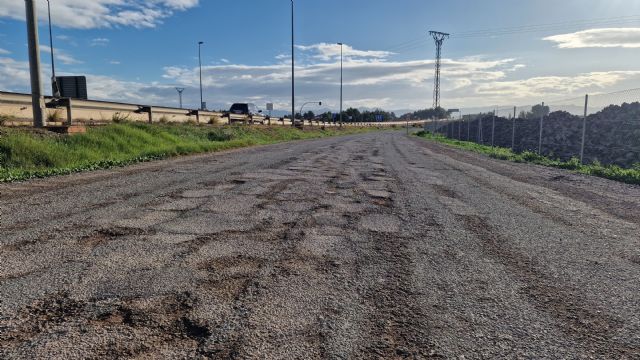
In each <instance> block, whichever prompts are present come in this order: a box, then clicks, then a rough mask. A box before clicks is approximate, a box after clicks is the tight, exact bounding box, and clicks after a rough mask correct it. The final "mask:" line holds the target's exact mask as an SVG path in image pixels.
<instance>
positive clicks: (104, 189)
mask: <svg viewBox="0 0 640 360" xmlns="http://www.w3.org/2000/svg"><path fill="white" fill-rule="evenodd" d="M0 211H1V218H0V229H1V234H2V236H1V237H0V358H3V359H5V358H7V359H12V358H19V359H34V358H43V359H44V358H46V359H65V360H69V359H86V358H105V359H107V358H117V357H121V358H141V359H156V358H255V359H261V358H273V359H309V358H332V359H361V358H384V359H394V358H399V359H401V358H418V359H421V358H431V357H436V358H438V357H439V358H463V357H464V358H567V359H572V358H581V359H582V358H616V359H620V358H622V359H633V358H640V293H639V289H640V246H639V245H640V236H639V234H640V231H639V230H640V229H639V228H640V188H639V187H637V186H629V185H624V184H619V183H615V182H612V181H608V180H603V179H598V178H590V177H585V176H581V175H574V174H571V173H568V172H565V171H561V170H555V169H548V168H542V167H538V166H532V165H526V164H513V163H507V162H501V161H496V160H492V159H488V158H486V157H484V156H482V155H477V154H471V153H466V152H463V151H460V150H454V149H451V148H448V147H445V146H442V145H439V144H435V143H430V142H427V141H424V140H421V139H414V138H407V137H406V136H405V135H404V134H402V132H377V133H369V134H364V135H354V136H345V137H336V138H328V139H322V140H312V141H306V142H295V143H289V144H278V145H272V146H266V147H257V148H251V149H243V150H236V151H230V152H226V153H220V154H208V155H199V156H193V157H185V158H180V159H174V160H168V161H161V162H153V163H145V164H139V165H135V166H131V167H127V168H124V169H117V170H111V171H98V172H93V173H85V174H78V175H72V176H65V177H57V178H51V179H47V180H41V181H32V182H27V183H18V184H5V185H0Z"/></svg>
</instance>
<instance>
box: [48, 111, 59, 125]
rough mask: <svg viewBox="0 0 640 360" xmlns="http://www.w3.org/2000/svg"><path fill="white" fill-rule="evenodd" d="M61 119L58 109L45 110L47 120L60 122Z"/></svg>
mask: <svg viewBox="0 0 640 360" xmlns="http://www.w3.org/2000/svg"><path fill="white" fill-rule="evenodd" d="M61 119H62V117H61V115H60V110H58V109H56V110H53V111H49V112H47V122H60V121H61Z"/></svg>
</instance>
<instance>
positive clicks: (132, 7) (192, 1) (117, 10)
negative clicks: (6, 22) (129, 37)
mask: <svg viewBox="0 0 640 360" xmlns="http://www.w3.org/2000/svg"><path fill="white" fill-rule="evenodd" d="M198 3H199V1H198V0H91V1H78V0H56V1H52V2H51V13H52V20H53V23H54V24H55V25H56V26H58V27H63V28H76V29H94V28H108V27H117V26H131V27H136V28H149V27H155V26H157V25H158V24H160V23H161V22H162V21H163V19H165V18H167V17H170V16H172V15H173V14H174V12H175V11H184V10H188V9H190V8H193V7H196V6H198ZM37 4H38V11H39V14H40V18H41V19H43V20H44V18H45V17H46V6H47V5H46V2H45V1H38V2H37ZM0 17H8V18H13V19H18V20H24V18H25V13H24V2H23V1H17V0H0Z"/></svg>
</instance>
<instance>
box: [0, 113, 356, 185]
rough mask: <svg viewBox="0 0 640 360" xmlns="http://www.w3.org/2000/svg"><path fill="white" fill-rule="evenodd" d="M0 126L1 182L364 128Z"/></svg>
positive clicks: (161, 125)
mask: <svg viewBox="0 0 640 360" xmlns="http://www.w3.org/2000/svg"><path fill="white" fill-rule="evenodd" d="M0 130H1V131H0V133H1V134H2V135H1V136H0V182H7V181H16V180H25V179H30V178H38V177H46V176H52V175H62V174H69V173H75V172H80V171H87V170H96V169H105V168H111V167H116V166H126V165H129V164H133V163H137V162H141V161H149V160H157V159H165V158H168V157H172V156H178V155H187V154H197V153H204V152H211V151H220V150H226V149H232V148H239V147H245V146H252V145H266V144H272V143H276V142H283V141H291V140H302V139H311V138H321V137H326V136H333V135H341V134H353V133H360V132H364V131H367V130H366V129H358V128H343V129H329V130H304V131H302V130H298V129H294V128H291V127H248V126H223V127H211V126H191V125H187V124H147V123H133V122H126V121H125V122H121V123H117V124H111V125H108V126H102V127H95V128H90V129H89V131H88V132H87V133H86V134H78V135H74V136H61V135H57V134H50V133H48V132H38V131H35V130H32V129H16V128H2V129H0Z"/></svg>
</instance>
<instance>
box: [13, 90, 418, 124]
mask: <svg viewBox="0 0 640 360" xmlns="http://www.w3.org/2000/svg"><path fill="white" fill-rule="evenodd" d="M45 102H46V103H47V104H48V105H47V112H46V120H47V123H48V124H50V125H58V126H59V125H103V124H109V123H112V122H123V121H131V122H151V123H164V122H166V123H198V124H227V123H228V122H229V120H228V118H227V117H224V114H223V113H221V112H215V111H201V110H193V109H179V108H172V107H165V106H152V105H145V104H127V103H117V102H111V101H98V100H80V99H58V100H56V99H54V98H52V97H45ZM0 116H2V119H3V125H5V126H30V125H32V123H33V113H32V109H31V95H30V94H22V93H12V92H2V91H0ZM246 120H249V119H248V118H246ZM426 122H428V121H427V120H412V121H409V122H408V123H407V122H406V121H395V122H374V123H362V122H358V123H344V124H343V126H406V125H409V126H414V125H416V126H421V125H424V124H425V123H426ZM265 123H266V124H268V125H288V126H291V120H290V119H282V118H272V119H270V121H265ZM304 125H305V126H340V124H338V123H331V122H322V121H315V120H314V121H309V120H305V121H304Z"/></svg>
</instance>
